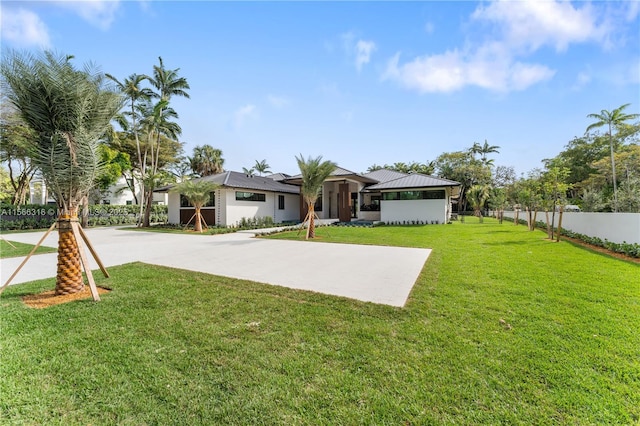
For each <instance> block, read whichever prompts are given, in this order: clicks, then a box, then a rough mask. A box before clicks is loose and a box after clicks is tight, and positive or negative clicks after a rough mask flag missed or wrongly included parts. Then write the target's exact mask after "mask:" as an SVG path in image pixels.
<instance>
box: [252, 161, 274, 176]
mask: <svg viewBox="0 0 640 426" xmlns="http://www.w3.org/2000/svg"><path fill="white" fill-rule="evenodd" d="M270 167H271V166H269V165H268V164H267V160H262V161H258V160H256V165H255V166H253V168H254V169H255V171H256V172H258V175H260V176H262V174H263V173H269V172H270V171H271V170H269V168H270Z"/></svg>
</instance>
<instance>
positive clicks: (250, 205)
mask: <svg viewBox="0 0 640 426" xmlns="http://www.w3.org/2000/svg"><path fill="white" fill-rule="evenodd" d="M222 191H223V192H225V193H226V194H225V196H224V197H222V198H224V203H225V206H224V207H225V208H224V209H221V210H224V212H225V216H226V217H225V218H224V222H222V221H221V224H224V225H226V226H233V225H237V224H238V223H239V222H240V221H241V220H242V218H243V217H244V218H247V219H248V218H263V217H266V216H270V217H271V218H272V219H273V221H274V222H276V223H280V222H283V221H298V220H300V204H299V203H300V197H299V195H297V194H285V193H279V192H265V191H256V190H249V189H242V188H240V189H233V188H232V189H226V190H222ZM236 191H241V192H254V193H258V194H265V201H239V200H236ZM278 195H284V207H285V208H284V209H283V210H280V209H279V208H278Z"/></svg>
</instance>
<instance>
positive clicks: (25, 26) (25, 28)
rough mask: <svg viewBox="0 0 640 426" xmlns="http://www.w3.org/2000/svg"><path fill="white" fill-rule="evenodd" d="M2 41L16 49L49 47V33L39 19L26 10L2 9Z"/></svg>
mask: <svg viewBox="0 0 640 426" xmlns="http://www.w3.org/2000/svg"><path fill="white" fill-rule="evenodd" d="M0 15H1V18H2V20H1V24H2V29H1V31H2V40H3V41H7V42H9V43H11V44H12V45H14V46H16V47H21V48H24V47H30V46H38V47H49V46H50V44H51V42H50V39H49V31H48V30H47V26H46V25H45V24H44V22H42V20H41V19H40V17H39V16H38V15H37V14H35V13H33V12H31V11H29V10H26V9H17V10H13V9H10V8H7V7H3V8H2V13H1V14H0Z"/></svg>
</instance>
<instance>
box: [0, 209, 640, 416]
mask: <svg viewBox="0 0 640 426" xmlns="http://www.w3.org/2000/svg"><path fill="white" fill-rule="evenodd" d="M318 234H319V236H320V237H321V238H320V240H321V241H325V242H327V241H335V242H357V243H363V244H389V245H402V246H412V247H429V248H432V249H433V252H432V254H431V256H430V258H429V260H428V261H427V263H426V265H425V267H424V269H423V272H422V274H421V276H420V278H419V280H418V283H417V284H416V286H415V287H414V290H413V292H412V294H411V296H410V300H409V302H408V304H407V306H406V307H405V308H402V309H400V308H392V307H387V306H381V305H374V304H369V303H361V302H356V301H352V300H348V299H342V298H338V297H331V296H324V295H319V294H313V293H309V292H303V291H296V290H289V289H285V288H280V287H275V286H267V285H261V284H257V283H252V282H247V281H241V280H235V279H229V278H221V277H215V276H210V275H206V274H199V273H185V272H183V271H180V270H175V269H169V268H161V267H155V266H149V265H143V264H139V263H134V264H129V265H124V266H121V267H117V268H110V272H111V274H112V278H110V279H106V280H105V279H103V278H98V281H99V283H102V284H103V285H106V286H109V287H110V288H112V289H113V291H112V292H111V293H109V294H106V295H103V296H102V301H101V302H99V303H94V302H91V301H80V302H73V303H70V304H66V305H60V306H56V307H51V308H48V309H45V310H35V309H29V308H26V307H24V306H23V305H22V303H21V301H20V296H21V295H24V294H30V293H34V292H38V291H42V290H45V289H51V288H53V285H54V282H53V280H46V281H39V282H34V283H30V284H24V285H19V286H14V287H11V288H9V289H7V290H6V291H5V293H4V294H3V295H2V297H1V298H0V325H1V329H0V333H1V338H0V345H1V347H0V351H1V354H0V395H1V397H0V423H2V424H22V423H26V424H64V425H67V424H72V425H73V424H93V425H100V424H131V425H140V424H189V425H191V424H207V425H209V424H224V425H234V424H237V425H245V424H285V425H295V424H309V425H323V424H326V425H335V424H367V425H371V424H376V425H379V424H389V425H404V424H407V425H409V424H411V425H416V424H453V423H455V424H549V425H556V424H637V423H638V422H640V349H639V348H640V333H639V332H638V330H639V329H640V280H639V279H638V277H639V276H640V266H638V265H637V264H633V263H630V262H624V261H619V260H615V259H613V258H610V257H607V256H604V255H601V254H597V253H594V252H591V251H589V250H586V249H583V248H581V247H577V246H573V245H571V244H570V243H566V242H561V243H550V242H548V241H545V240H544V236H545V235H544V233H542V232H540V231H534V232H528V231H526V229H525V227H524V226H514V225H513V224H508V223H505V224H503V225H499V224H497V223H496V222H495V221H492V220H489V219H485V223H484V224H477V223H469V222H467V223H465V224H460V223H456V224H453V225H428V226H421V227H417V226H416V227H378V228H320V229H319V230H318ZM274 238H297V237H296V232H292V233H288V234H282V235H278V236H274ZM309 244H314V243H313V242H310V243H309ZM212 261H215V260H212ZM313 265H318V259H310V267H311V268H312V267H313ZM389 267H393V265H389ZM98 276H99V274H96V277H98ZM500 320H503V321H502V322H501V321H500Z"/></svg>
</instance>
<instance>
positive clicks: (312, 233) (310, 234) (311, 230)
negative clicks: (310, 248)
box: [307, 203, 316, 239]
mask: <svg viewBox="0 0 640 426" xmlns="http://www.w3.org/2000/svg"><path fill="white" fill-rule="evenodd" d="M314 207H315V206H314V205H313V204H312V203H309V213H308V217H309V227H308V228H307V239H309V238H315V237H316V222H315V216H316V212H315V210H314Z"/></svg>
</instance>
